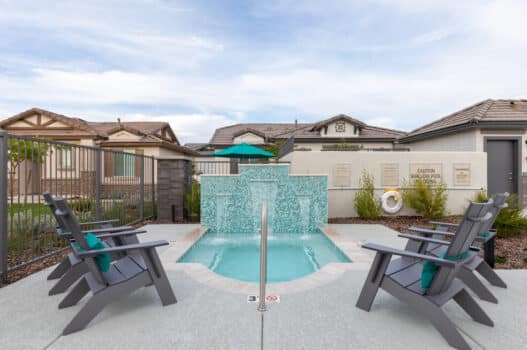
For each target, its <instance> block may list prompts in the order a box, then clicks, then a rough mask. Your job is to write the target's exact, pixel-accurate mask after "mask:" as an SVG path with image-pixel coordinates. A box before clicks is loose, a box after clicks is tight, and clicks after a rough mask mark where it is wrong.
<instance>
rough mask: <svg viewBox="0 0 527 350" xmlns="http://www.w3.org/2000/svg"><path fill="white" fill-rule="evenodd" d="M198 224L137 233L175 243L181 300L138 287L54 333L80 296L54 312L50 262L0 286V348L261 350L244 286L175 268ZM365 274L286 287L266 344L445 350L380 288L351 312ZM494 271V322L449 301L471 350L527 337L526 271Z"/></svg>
mask: <svg viewBox="0 0 527 350" xmlns="http://www.w3.org/2000/svg"><path fill="white" fill-rule="evenodd" d="M332 226H333V227H334V229H335V232H334V234H335V235H338V239H339V240H341V242H343V243H346V242H352V243H353V242H361V241H371V242H375V243H381V244H387V245H390V246H394V247H399V248H402V247H403V246H404V243H405V241H404V240H402V239H399V238H397V233H396V232H394V231H392V230H390V229H387V228H385V227H384V226H378V225H332ZM197 227H198V226H197V225H150V226H146V229H147V230H148V233H147V234H145V235H144V236H143V237H141V240H143V241H146V240H156V239H167V240H169V241H173V242H175V243H172V245H171V247H163V248H162V249H160V250H159V252H160V256H161V259H162V260H163V262H164V263H165V266H166V270H167V274H168V277H169V279H170V282H171V284H172V286H173V288H174V292H175V294H176V296H177V298H178V303H177V304H175V305H171V306H167V307H162V306H161V303H160V301H159V298H158V297H157V294H156V292H155V290H154V288H142V289H141V290H138V291H137V292H135V293H133V294H131V295H130V296H129V297H127V298H124V299H123V300H121V301H119V302H116V303H114V304H111V305H109V306H108V307H107V308H106V309H105V310H104V311H103V312H102V313H101V314H100V315H99V316H98V317H97V318H96V319H95V320H94V321H93V322H92V323H90V324H89V325H88V327H87V328H86V329H85V330H83V331H81V332H78V333H74V334H72V335H69V336H65V337H64V336H60V334H61V331H62V329H63V328H64V326H65V325H66V324H67V323H68V322H69V321H70V320H71V318H72V317H73V315H74V314H75V313H76V312H77V311H78V310H79V308H80V307H81V305H82V304H83V303H84V302H85V300H81V301H80V302H79V304H78V305H76V306H74V307H71V308H68V309H64V310H58V308H57V305H58V303H59V301H60V300H61V299H62V298H63V295H59V296H53V297H49V296H48V295H47V292H48V290H49V288H50V287H51V285H52V282H48V281H47V280H46V275H47V273H48V272H49V269H48V270H46V271H42V272H39V273H37V274H34V275H32V276H29V277H27V278H25V279H23V280H21V281H19V282H17V283H14V284H12V285H10V286H7V287H5V288H2V289H0V319H1V322H0V349H71V348H74V349H93V348H103V349H118V348H119V349H121V348H122V349H166V348H177V349H259V348H260V337H261V329H262V323H261V314H260V313H259V312H257V311H256V304H248V303H247V300H246V299H247V296H246V295H245V294H244V293H240V292H239V291H231V292H229V291H226V290H222V289H217V288H213V287H210V286H208V285H205V284H203V283H200V282H198V281H197V280H196V279H195V278H193V277H191V276H190V275H189V274H188V273H187V272H185V271H183V270H181V269H178V268H173V267H174V266H172V260H171V257H172V255H171V254H172V251H171V249H172V248H174V247H175V246H177V244H178V243H177V242H182V241H184V240H185V237H187V236H188V235H191V234H195V230H196V228H197ZM193 231H194V233H193ZM370 258H371V256H370ZM174 265H178V264H174ZM358 265H363V264H358ZM364 265H365V264H364ZM366 274H367V268H364V269H362V268H357V269H351V270H348V271H344V272H343V273H342V274H341V275H339V277H338V278H336V279H335V280H333V281H331V282H329V283H327V284H325V285H323V286H319V287H315V288H311V289H308V290H304V291H302V292H286V293H282V294H281V302H280V303H279V304H270V305H269V311H267V312H266V313H264V323H263V344H264V348H265V349H385V348H390V349H449V347H448V345H447V344H446V342H445V341H444V340H443V338H442V337H441V336H440V335H439V333H438V332H437V331H436V330H435V329H434V328H433V327H432V326H431V325H430V324H429V323H428V321H426V320H425V319H423V318H421V317H419V316H418V315H417V314H416V313H414V312H412V310H411V309H410V308H408V307H407V306H406V305H404V304H402V303H400V302H399V301H397V300H396V299H395V298H393V297H391V296H390V295H388V294H386V293H384V292H383V291H380V292H379V295H378V297H377V299H376V300H375V303H374V306H373V308H372V310H371V312H369V313H368V312H364V311H362V310H359V309H357V308H356V307H355V302H356V300H357V298H358V295H359V292H360V288H361V286H362V283H363V281H364V279H365V277H366ZM499 274H500V275H501V276H502V277H503V278H504V280H505V281H506V282H507V283H508V285H509V288H508V289H499V288H492V290H493V292H494V293H495V294H496V296H497V297H498V299H499V300H500V303H499V304H498V305H495V304H491V303H487V302H483V301H479V303H480V304H481V306H482V307H483V308H484V309H485V310H486V311H487V312H488V314H489V315H490V316H491V318H492V319H493V320H494V322H495V327H494V328H489V327H486V326H483V325H480V324H478V323H475V322H473V321H472V320H471V319H470V318H469V317H468V316H467V315H466V314H465V313H464V312H463V311H462V310H461V309H460V308H459V307H458V306H457V305H455V304H453V303H449V304H447V305H446V306H445V309H446V312H447V314H448V315H449V316H450V317H451V318H452V320H453V321H454V322H455V323H456V325H458V327H459V328H460V330H461V331H462V332H463V334H464V335H465V336H466V338H467V340H468V341H469V342H470V344H471V345H472V347H473V349H520V348H524V347H525V344H527V332H526V329H527V326H526V325H527V302H526V300H525V290H527V271H525V270H502V271H499Z"/></svg>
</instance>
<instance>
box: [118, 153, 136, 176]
mask: <svg viewBox="0 0 527 350" xmlns="http://www.w3.org/2000/svg"><path fill="white" fill-rule="evenodd" d="M114 174H115V176H135V151H124V152H123V153H115V154H114Z"/></svg>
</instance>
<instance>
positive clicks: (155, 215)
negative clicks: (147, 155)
mask: <svg viewBox="0 0 527 350" xmlns="http://www.w3.org/2000/svg"><path fill="white" fill-rule="evenodd" d="M150 163H152V197H151V199H152V220H155V219H157V213H156V183H157V179H155V178H154V177H155V166H156V165H157V162H156V159H155V158H154V157H152V158H151V162H150Z"/></svg>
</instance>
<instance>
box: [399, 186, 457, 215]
mask: <svg viewBox="0 0 527 350" xmlns="http://www.w3.org/2000/svg"><path fill="white" fill-rule="evenodd" d="M403 187H404V189H403V202H404V203H405V204H406V205H408V206H409V207H410V208H413V209H414V210H415V211H416V212H417V213H418V214H421V215H423V216H424V217H425V218H427V219H440V218H442V217H444V216H445V213H446V202H447V199H448V194H447V192H446V185H445V183H444V182H440V183H439V184H434V183H432V181H430V180H427V179H425V178H422V177H416V178H414V179H413V181H411V182H410V183H404V185H403Z"/></svg>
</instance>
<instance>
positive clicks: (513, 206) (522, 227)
mask: <svg viewBox="0 0 527 350" xmlns="http://www.w3.org/2000/svg"><path fill="white" fill-rule="evenodd" d="M488 198H489V197H488V195H487V192H486V191H485V190H483V189H482V190H481V191H480V192H478V193H477V194H476V196H475V198H474V201H475V202H479V203H481V202H484V201H486V200H487V199H488ZM507 205H508V206H507V208H503V209H502V210H501V211H500V213H499V214H498V217H497V218H496V222H495V223H494V228H495V229H496V230H497V231H498V237H500V238H503V237H509V236H514V235H517V234H521V233H524V232H527V218H526V217H524V216H523V206H522V205H521V204H520V202H519V201H518V196H517V195H515V194H512V195H510V196H509V198H507Z"/></svg>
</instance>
